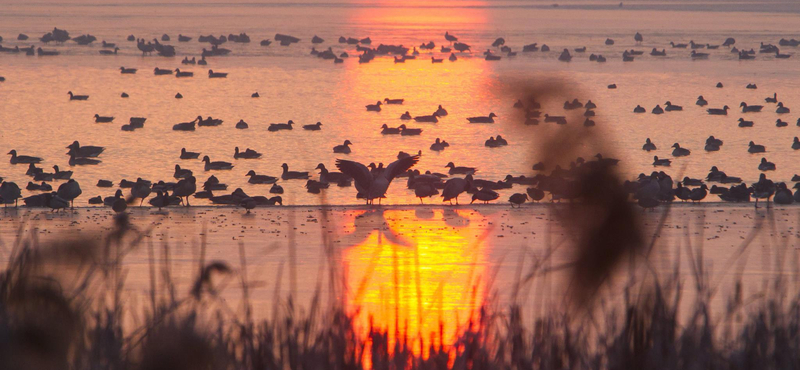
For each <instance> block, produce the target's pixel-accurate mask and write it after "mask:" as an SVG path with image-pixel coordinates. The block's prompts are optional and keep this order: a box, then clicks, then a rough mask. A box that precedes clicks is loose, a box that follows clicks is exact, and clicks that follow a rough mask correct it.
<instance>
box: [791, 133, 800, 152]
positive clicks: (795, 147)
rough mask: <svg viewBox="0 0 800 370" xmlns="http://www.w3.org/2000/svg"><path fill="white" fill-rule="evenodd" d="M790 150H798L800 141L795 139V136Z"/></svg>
mask: <svg viewBox="0 0 800 370" xmlns="http://www.w3.org/2000/svg"><path fill="white" fill-rule="evenodd" d="M792 149H794V150H798V149H800V140H798V139H797V136H795V137H794V141H792Z"/></svg>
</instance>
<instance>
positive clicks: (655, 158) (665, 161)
mask: <svg viewBox="0 0 800 370" xmlns="http://www.w3.org/2000/svg"><path fill="white" fill-rule="evenodd" d="M671 163H672V160H670V159H667V158H664V159H658V156H653V166H654V167H655V166H664V167H669V165H670V164H671Z"/></svg>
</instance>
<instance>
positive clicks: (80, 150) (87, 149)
mask: <svg viewBox="0 0 800 370" xmlns="http://www.w3.org/2000/svg"><path fill="white" fill-rule="evenodd" d="M66 149H72V150H73V151H74V153H75V156H76V157H97V156H99V155H100V154H101V153H103V151H104V150H105V148H104V147H102V146H92V145H86V146H81V144H80V143H79V142H78V141H77V140H75V141H73V142H72V144H70V145H68V146H67V147H66Z"/></svg>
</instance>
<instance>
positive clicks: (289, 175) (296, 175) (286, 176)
mask: <svg viewBox="0 0 800 370" xmlns="http://www.w3.org/2000/svg"><path fill="white" fill-rule="evenodd" d="M281 167H282V168H283V173H282V174H281V179H283V180H305V179H308V172H299V171H289V165H288V164H286V163H284V164H282V165H281Z"/></svg>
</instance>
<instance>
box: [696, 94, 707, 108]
mask: <svg viewBox="0 0 800 370" xmlns="http://www.w3.org/2000/svg"><path fill="white" fill-rule="evenodd" d="M695 104H697V105H699V106H701V107H705V106H706V105H708V102H707V101H706V100H705V99H703V95H700V96H698V97H697V102H696V103H695Z"/></svg>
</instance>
